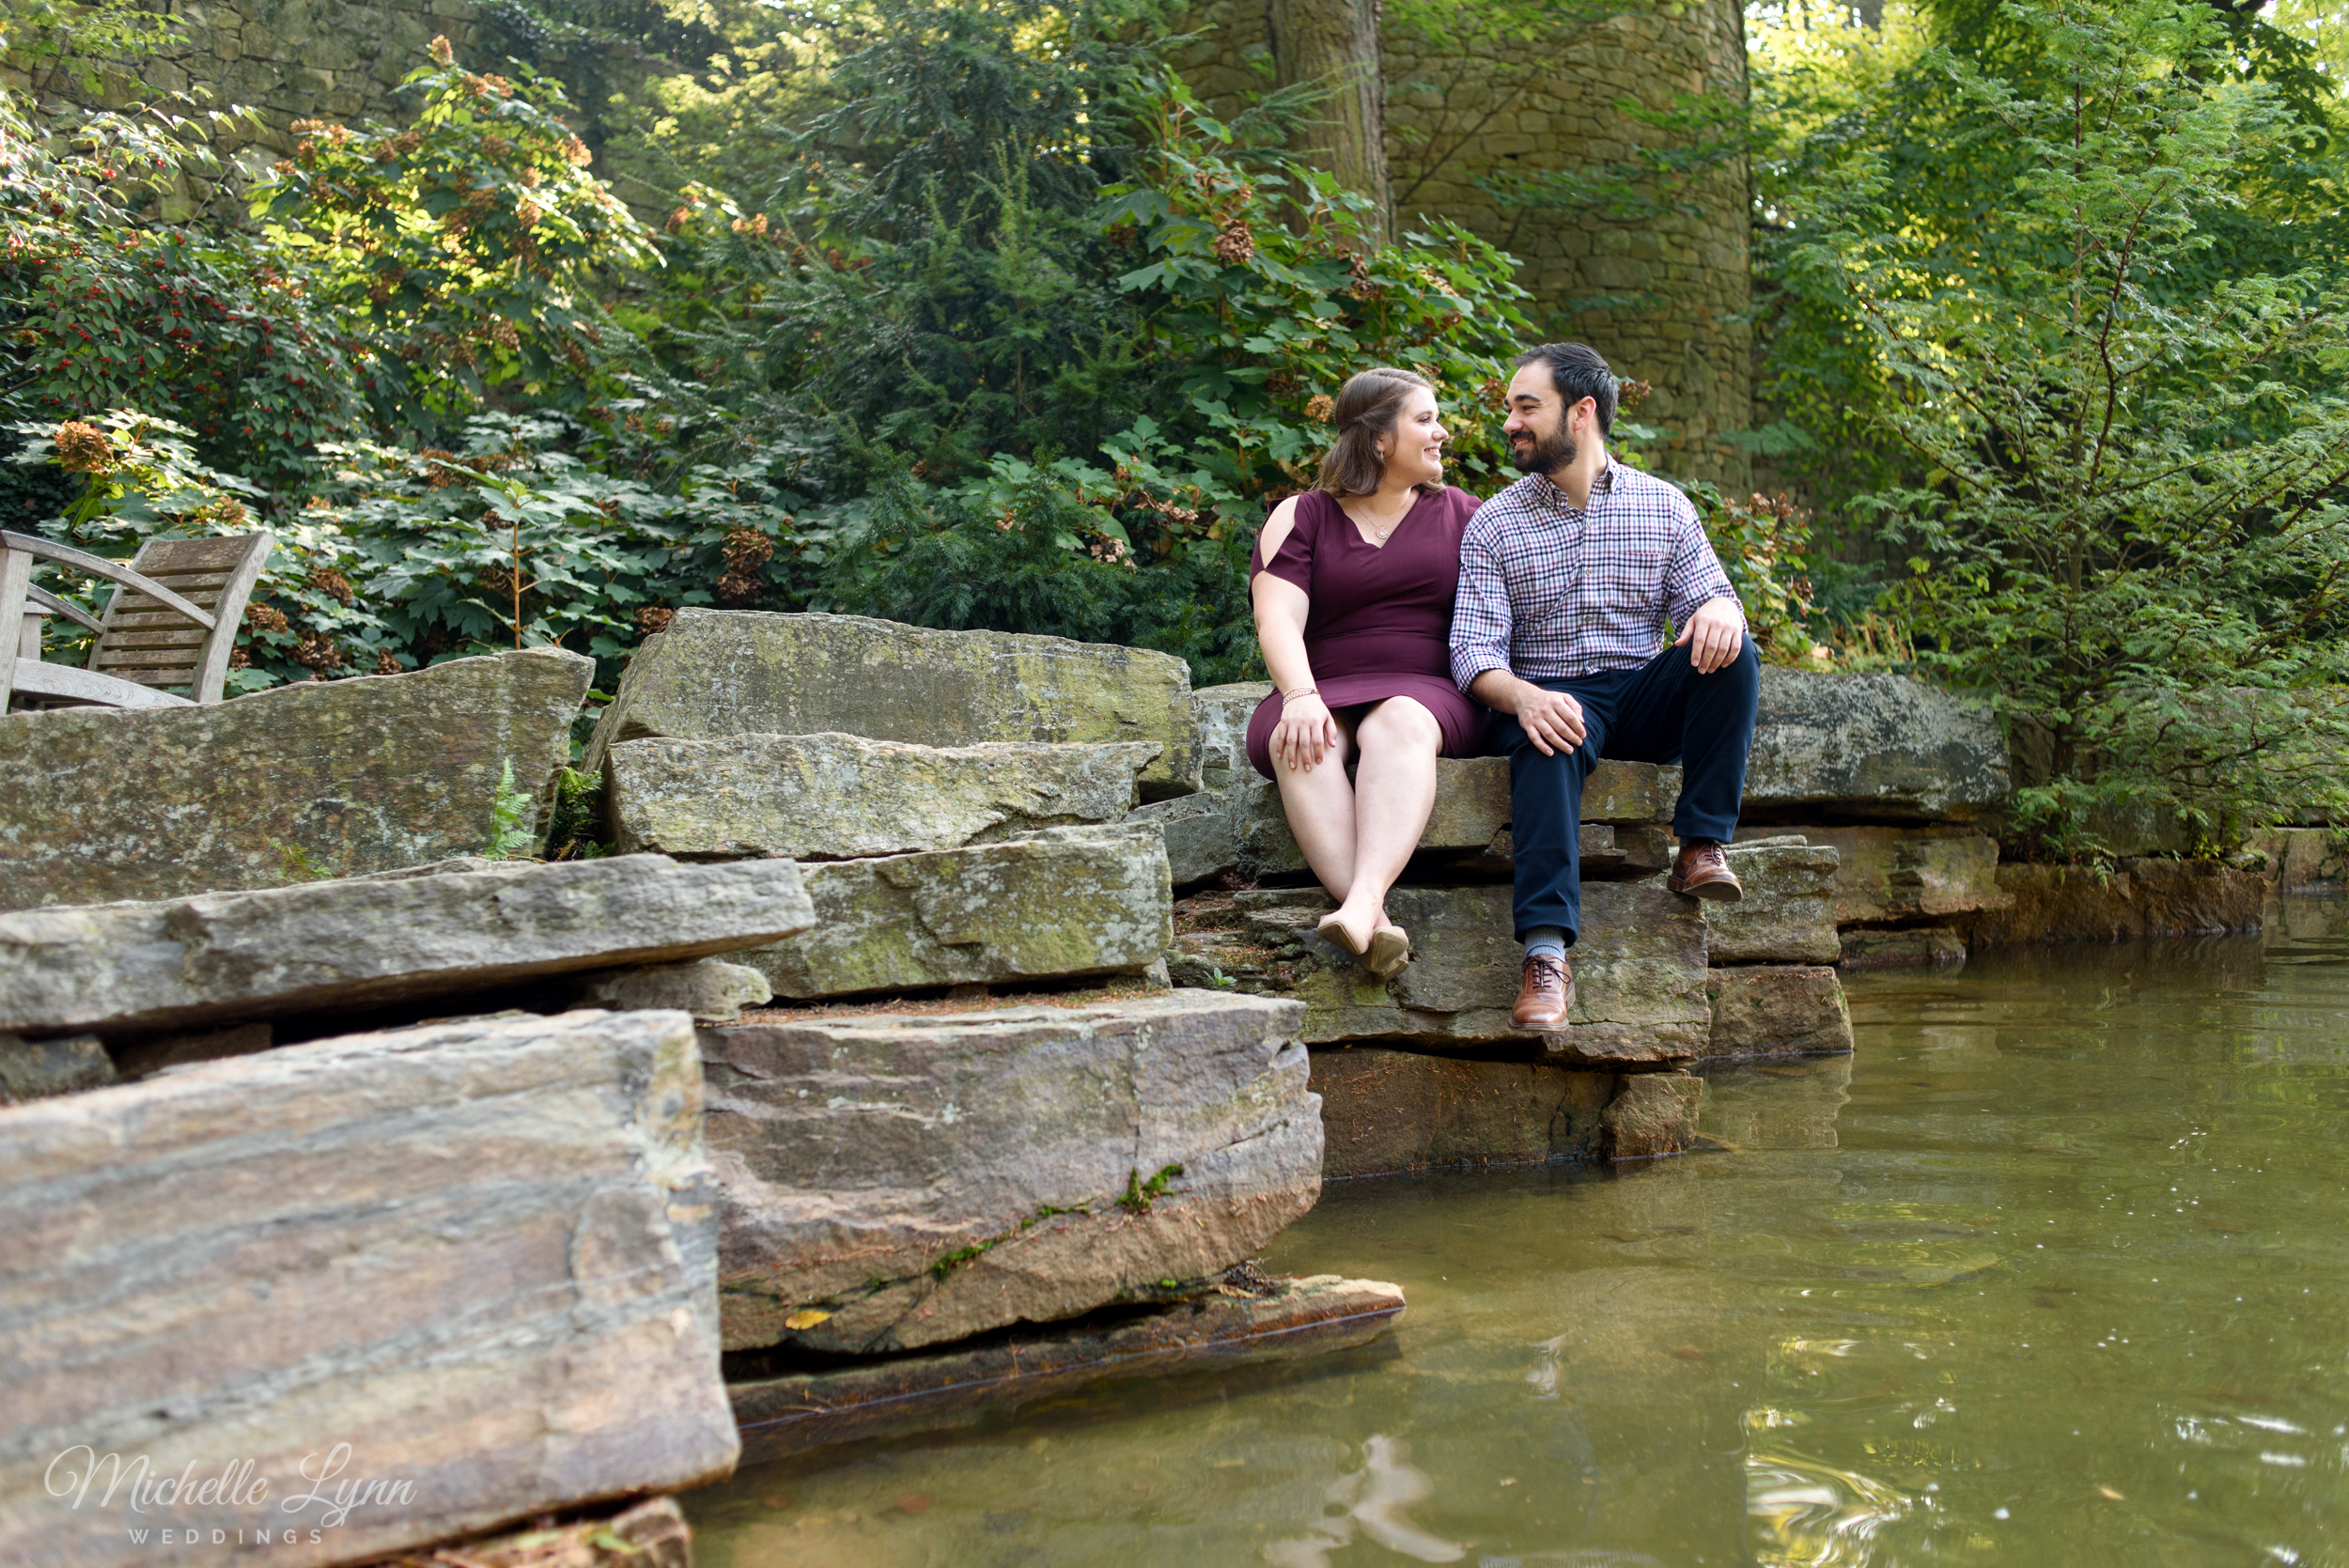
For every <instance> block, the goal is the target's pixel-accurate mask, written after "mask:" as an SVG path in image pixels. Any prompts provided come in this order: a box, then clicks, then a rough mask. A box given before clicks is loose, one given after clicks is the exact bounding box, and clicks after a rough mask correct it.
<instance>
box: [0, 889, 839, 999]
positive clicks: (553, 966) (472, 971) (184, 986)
mask: <svg viewBox="0 0 2349 1568" xmlns="http://www.w3.org/2000/svg"><path fill="white" fill-rule="evenodd" d="M814 919H815V914H814V910H813V908H812V906H811V905H810V904H809V902H808V897H807V893H806V891H805V890H804V889H803V888H802V887H801V883H800V871H799V867H798V866H796V865H794V864H793V863H792V862H789V861H740V862H733V863H730V864H722V865H680V864H678V863H677V862H675V861H672V860H670V859H668V858H667V857H666V856H662V855H627V856H619V857H615V858H613V859H609V860H598V861H566V862H557V863H555V864H552V865H539V864H536V863H533V862H514V863H501V862H487V863H483V864H481V865H480V866H479V868H478V869H473V870H461V871H453V872H447V873H443V874H440V875H434V876H420V877H410V876H392V877H353V878H348V879H345V880H341V881H334V882H307V883H303V884H301V885H298V886H295V887H289V888H267V889H263V890H260V891H258V892H254V893H204V894H200V895H198V896H196V897H194V898H179V899H172V900H169V901H167V902H163V903H154V904H105V905H97V906H93V907H90V908H61V909H24V910H19V911H17V912H15V913H13V914H0V1030H6V1031H13V1032H20V1033H27V1034H41V1033H61V1032H66V1031H69V1030H76V1029H90V1030H95V1031H97V1032H99V1033H101V1034H104V1035H106V1036H107V1037H108V1038H110V1039H111V1038H115V1037H117V1036H131V1035H137V1034H153V1033H162V1032H179V1031H186V1030H191V1029H200V1028H207V1027H211V1026H214V1025H218V1024H221V1023H226V1022H231V1021H233V1022H240V1023H241V1022H245V1021H248V1020H251V1019H256V1018H269V1017H288V1016H291V1015H295V1014H301V1013H312V1012H319V1011H321V1010H325V1009H329V1008H333V1009H337V1010H344V1009H355V1008H362V1007H376V1006H382V1005H385V1004H387V1003H393V1002H403V1001H414V1000H417V999H420V998H426V997H435V996H454V995H459V994H463V993H465V992H470V991H475V990H480V989H483V988H485V987H489V986H502V985H505V984H507V983H510V982H514V981H519V980H524V979H530V978H534V977H537V976H542V975H554V974H564V973H568V972H572V971H575V970H590V969H602V968H608V967H612V966H616V965H629V964H644V963H653V962H661V961H673V960H677V959H685V958H697V957H702V956H705V955H710V954H716V953H724V952H729V951H731V950H733V949H736V948H739V947H741V946H744V945H745V944H747V943H749V942H753V941H762V940H771V939H775V938H777V937H779V936H783V935H786V934H789V933H793V932H799V931H804V930H806V929H807V927H808V926H809V924H812V923H813V921H814Z"/></svg>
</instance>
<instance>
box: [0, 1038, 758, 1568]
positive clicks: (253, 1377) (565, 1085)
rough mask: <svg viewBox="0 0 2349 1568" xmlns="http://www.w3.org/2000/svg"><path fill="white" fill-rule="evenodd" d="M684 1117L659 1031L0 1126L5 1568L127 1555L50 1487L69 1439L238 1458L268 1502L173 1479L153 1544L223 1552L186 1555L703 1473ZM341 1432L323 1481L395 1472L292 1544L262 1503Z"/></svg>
mask: <svg viewBox="0 0 2349 1568" xmlns="http://www.w3.org/2000/svg"><path fill="white" fill-rule="evenodd" d="M701 1125H702V1123H701V1070H700V1061H699V1058H698V1056H697V1055H696V1053H695V1051H694V1048H693V1034H692V1025H691V1023H690V1022H689V1020H688V1019H687V1018H686V1017H685V1016H684V1015H683V1014H681V1013H630V1014H621V1015H614V1014H607V1013H574V1014H569V1015H566V1016H563V1017H553V1018H519V1019H506V1020H492V1021H484V1022H477V1023H465V1024H447V1025H440V1026H436V1027H432V1028H424V1029H412V1030H403V1031H399V1032H391V1033H384V1034H372V1035H355V1036H349V1037H345V1038H341V1039H334V1040H320V1041H315V1042H312V1043H310V1044H308V1045H301V1046H292V1047H288V1048H284V1049H280V1050H274V1051H270V1052H267V1053H265V1054H262V1055H258V1056H246V1057H240V1058H237V1059H235V1060H233V1061H226V1062H210V1063H201V1064H198V1065H194V1066H190V1067H186V1068H182V1069H180V1070H179V1071H176V1072H173V1073H170V1074H167V1075H165V1076H163V1077H160V1078H156V1079H150V1080H148V1081H147V1082H144V1083H136V1084H128V1085H124V1086H121V1087H117V1088H113V1089H101V1090H96V1091H93V1092H91V1093H88V1094H76V1095H72V1096H70V1097H68V1098H64V1099H56V1100H45V1101H42V1102H39V1103H38V1104H34V1105H25V1106H18V1107H15V1108H12V1109H10V1110H8V1111H6V1112H5V1113H0V1229H4V1230H5V1232H6V1234H8V1236H9V1237H10V1238H11V1243H12V1244H11V1245H10V1246H9V1247H8V1249H6V1250H5V1251H0V1333H5V1337H6V1340H7V1343H8V1355H7V1356H6V1357H0V1407H5V1408H6V1409H7V1410H8V1421H7V1422H6V1423H5V1429H0V1538H5V1539H6V1540H7V1542H8V1557H9V1558H10V1559H11V1560H15V1561H23V1562H58V1563H83V1562H120V1561H125V1560H130V1559H128V1558H126V1557H125V1555H124V1554H125V1550H126V1548H125V1543H124V1538H123V1518H124V1514H123V1513H122V1511H121V1509H120V1508H119V1506H117V1507H113V1508H100V1507H94V1506H93V1507H88V1508H80V1509H77V1508H73V1507H70V1506H68V1505H67V1504H66V1503H65V1502H63V1501H61V1500H59V1498H58V1496H57V1494H56V1492H55V1491H54V1481H55V1476H56V1472H55V1471H54V1468H53V1467H54V1465H55V1463H56V1460H57V1456H58V1455H59V1454H60V1453H63V1452H72V1451H75V1450H76V1449H77V1446H78V1445H87V1448H86V1449H82V1450H80V1451H79V1452H90V1453H93V1455H104V1454H107V1453H109V1452H119V1453H121V1454H122V1455H123V1456H124V1457H125V1459H126V1461H128V1460H130V1459H132V1458H133V1457H134V1456H144V1457H145V1458H146V1459H147V1460H148V1463H149V1464H150V1466H151V1469H152V1473H153V1474H155V1475H159V1476H163V1475H179V1474H180V1473H182V1472H183V1471H191V1472H193V1473H194V1475H195V1476H196V1477H198V1478H200V1479H203V1480H207V1481H210V1480H213V1479H216V1478H218V1477H220V1476H221V1475H223V1474H224V1473H235V1472H234V1471H233V1469H232V1467H235V1466H237V1465H239V1464H240V1463H247V1464H249V1465H250V1466H251V1469H250V1471H249V1472H248V1473H249V1475H250V1476H252V1477H254V1478H257V1479H260V1480H262V1481H265V1482H267V1483H270V1490H269V1492H268V1494H267V1496H266V1498H265V1499H262V1500H256V1501H250V1502H248V1501H241V1500H234V1499H233V1498H232V1499H224V1498H221V1497H219V1496H218V1495H216V1493H215V1492H214V1491H213V1490H211V1489H206V1490H198V1489H197V1488H195V1487H194V1486H190V1487H188V1488H185V1489H183V1490H182V1492H181V1494H180V1496H179V1500H178V1501H177V1502H176V1503H175V1504H173V1505H172V1507H171V1508H170V1510H169V1514H168V1516H169V1517H170V1519H171V1522H172V1525H173V1528H174V1529H175V1531H177V1530H179V1529H194V1530H196V1531H198V1532H200V1538H202V1539H206V1540H210V1532H211V1531H213V1530H216V1529H217V1530H221V1531H224V1532H225V1537H224V1538H225V1539H226V1541H229V1542H238V1541H243V1542H245V1543H246V1545H244V1546H243V1547H241V1548H239V1549H237V1550H236V1551H224V1549H223V1548H222V1547H220V1546H218V1545H211V1546H208V1547H199V1546H197V1545H196V1544H195V1540H194V1539H191V1541H190V1542H189V1548H188V1553H187V1556H188V1557H189V1558H190V1559H191V1560H225V1558H226V1556H230V1555H238V1552H239V1551H241V1552H242V1553H253V1552H261V1553H264V1554H265V1555H266V1556H267V1558H268V1560H270V1561H272V1562H278V1563H290V1564H298V1565H301V1568H315V1565H320V1564H326V1563H336V1562H350V1561H354V1560H366V1558H368V1557H370V1556H375V1555H381V1554H387V1553H391V1552H396V1551H401V1550H406V1549H412V1548H421V1547H425V1546H428V1545H431V1544H432V1543H435V1542H439V1541H443V1540H446V1539H448V1538H450V1537H452V1536H456V1535H460V1534H465V1533H468V1532H472V1531H476V1530H481V1529H491V1528H494V1527H496V1526H499V1525H502V1524H506V1523H507V1522H509V1521H514V1520H520V1519H524V1518H528V1517H531V1516H533V1515H536V1514H541V1513H546V1512H552V1511H555V1510H559V1509H563V1508H567V1507H569V1506H572V1505H576V1504H580V1503H583V1502H589V1501H593V1500H595V1499H599V1498H611V1497H618V1496H625V1495H629V1494H637V1493H642V1492H645V1491H647V1490H678V1489H682V1488H685V1487H688V1486H692V1485H695V1484H698V1483H704V1482H708V1481H713V1480H716V1479H718V1478H720V1477H722V1476H723V1475H725V1474H726V1473H727V1472H729V1471H730V1470H731V1469H732V1468H733V1467H734V1462H735V1456H736V1453H737V1452H738V1448H739V1445H738V1442H737V1438H736V1435H735V1428H734V1421H733V1417H732V1414H731V1413H730V1411H729V1409H728V1407H727V1404H726V1398H725V1389H724V1384H723V1381H722V1379H721V1377H720V1374H719V1360H718V1337H717V1323H716V1316H717V1313H716V1300H717V1279H716V1267H715V1253H716V1243H717V1206H716V1191H715V1188H714V1184H713V1181H712V1177H711V1173H710V1170H709V1167H708V1163H707V1162H706V1161H705V1160H704V1158H703V1155H702V1146H701ZM337 1442H347V1443H350V1444H351V1445H353V1447H354V1450H355V1452H354V1453H353V1454H352V1455H350V1456H349V1457H348V1460H347V1465H348V1467H347V1468H345V1469H344V1471H343V1478H344V1479H345V1480H354V1479H356V1478H359V1477H361V1476H365V1477H367V1478H376V1479H381V1480H383V1481H386V1482H399V1483H405V1484H404V1485H403V1486H402V1487H401V1489H400V1490H399V1491H397V1493H395V1494H393V1495H391V1496H388V1497H386V1496H381V1495H378V1496H376V1497H373V1498H369V1499H368V1501H367V1504H366V1506H364V1507H354V1508H352V1509H351V1510H350V1513H349V1514H348V1515H347V1517H345V1518H344V1519H343V1520H342V1521H341V1523H340V1524H339V1526H338V1527H337V1528H328V1529H320V1530H319V1534H318V1535H317V1536H316V1537H314V1536H313V1535H312V1533H311V1530H312V1529H313V1528H315V1527H319V1526H320V1525H321V1519H320V1517H319V1513H320V1509H319V1508H318V1507H314V1508H311V1509H309V1510H308V1511H306V1512H304V1511H302V1510H299V1509H297V1510H293V1511H288V1510H287V1509H286V1508H285V1506H284V1505H285V1504H286V1503H287V1502H288V1501H289V1500H290V1499H291V1498H293V1497H294V1496H295V1494H296V1493H297V1492H298V1491H300V1490H302V1489H303V1470H302V1468H301V1467H302V1466H303V1464H304V1463H305V1462H306V1463H308V1465H309V1466H310V1467H311V1472H312V1473H313V1474H315V1473H316V1471H317V1469H318V1468H319V1465H320V1463H321V1460H322V1458H323V1456H324V1455H325V1454H326V1453H327V1452H328V1450H330V1449H331V1448H333V1446H334V1444H335V1443H337ZM95 1462H96V1460H95V1458H93V1463H95ZM127 1473H128V1472H126V1474H127ZM103 1484H104V1483H103V1481H102V1479H101V1482H100V1488H101V1489H102V1486H103ZM92 1500H93V1502H94V1501H95V1500H96V1494H95V1491H94V1492H93V1494H92ZM322 1506H323V1505H322V1504H321V1505H320V1507H322ZM295 1526H299V1527H301V1528H299V1529H294V1528H290V1527H295ZM256 1529H269V1530H272V1531H273V1532H274V1531H283V1532H284V1534H283V1539H282V1541H279V1542H277V1543H274V1544H272V1545H268V1546H266V1547H262V1546H258V1545H255V1544H254V1536H253V1532H254V1531H255V1530H256ZM240 1532H242V1533H240ZM208 1554H209V1555H208Z"/></svg>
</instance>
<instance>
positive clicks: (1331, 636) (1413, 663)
mask: <svg viewBox="0 0 2349 1568" xmlns="http://www.w3.org/2000/svg"><path fill="white" fill-rule="evenodd" d="M1477 505H1478V502H1477V499H1476V497H1474V496H1472V495H1470V494H1469V493H1468V491H1466V490H1464V489H1456V488H1454V487H1451V486H1447V487H1445V488H1444V489H1439V490H1432V491H1423V492H1421V495H1420V498H1419V500H1418V501H1416V502H1414V503H1413V504H1412V505H1411V509H1410V510H1409V511H1408V512H1407V513H1405V514H1404V517H1403V520H1402V521H1401V522H1400V523H1398V524H1396V525H1395V530H1394V532H1393V533H1392V534H1390V535H1388V536H1387V542H1386V544H1385V545H1384V546H1379V545H1374V544H1372V543H1371V542H1370V541H1369V540H1368V539H1365V538H1363V537H1362V533H1361V529H1359V528H1357V527H1356V526H1355V525H1354V520H1353V519H1351V518H1349V517H1347V516H1346V511H1345V509H1344V508H1343V507H1341V506H1340V505H1338V504H1337V500H1336V498H1335V497H1333V496H1331V495H1330V492H1329V491H1327V490H1308V491H1306V492H1305V494H1304V495H1303V496H1301V497H1299V500H1298V503H1297V522H1296V524H1295V526H1293V527H1292V528H1290V530H1289V536H1288V537H1287V538H1285V539H1283V540H1282V541H1281V548H1280V550H1279V551H1276V552H1275V553H1274V554H1273V557H1272V559H1271V561H1270V562H1269V563H1268V562H1267V561H1266V560H1265V559H1264V546H1263V544H1262V543H1261V542H1259V543H1258V545H1257V547H1256V551H1255V553H1254V555H1253V557H1252V559H1251V561H1250V563H1249V579H1250V581H1251V582H1253V581H1254V579H1255V574H1256V573H1257V572H1260V571H1268V572H1270V573H1271V574H1272V575H1273V576H1275V577H1277V578H1279V579H1280V580H1281V581H1282V582H1292V583H1295V584H1296V585H1297V586H1298V587H1299V588H1302V589H1303V590H1304V591H1305V594H1306V597H1307V598H1310V599H1311V600H1312V601H1313V607H1312V609H1311V610H1310V611H1308V612H1307V613H1306V616H1305V657H1306V658H1307V659H1308V660H1311V661H1312V664H1313V671H1314V685H1315V686H1316V687H1318V688H1319V689H1320V691H1321V700H1322V703H1323V705H1324V706H1327V707H1328V708H1329V709H1330V712H1332V713H1340V712H1343V711H1345V710H1346V709H1347V708H1359V707H1362V706H1367V705H1368V704H1371V703H1376V702H1381V701H1384V700H1385V699H1386V698H1389V697H1409V698H1411V699H1412V700H1413V701H1415V702H1417V703H1418V704H1419V705H1420V706H1422V707H1424V708H1425V709H1427V711H1428V712H1430V713H1432V714H1434V715H1435V716H1436V722H1437V724H1438V725H1439V727H1440V728H1441V729H1442V731H1443V750H1442V754H1443V755H1445V756H1448V757H1468V756H1475V755H1478V754H1479V753H1481V752H1482V751H1483V749H1484V744H1485V722H1486V719H1487V718H1488V717H1490V715H1489V713H1488V711H1487V709H1486V707H1485V705H1484V704H1482V703H1479V702H1477V701H1475V700H1474V699H1473V698H1470V697H1467V696H1463V695H1462V694H1461V692H1460V689H1459V688H1458V687H1456V686H1455V685H1454V684H1452V598H1453V595H1454V594H1455V591H1456V590H1457V589H1458V587H1459V583H1460V532H1461V530H1462V529H1463V528H1465V527H1466V526H1467V525H1468V520H1469V518H1470V516H1471V515H1473V514H1474V512H1475V511H1476V508H1477ZM1280 722H1281V693H1280V692H1278V691H1275V692H1273V693H1272V695H1270V696H1269V697H1267V698H1266V699H1265V700H1264V701H1263V702H1262V703H1260V704H1259V705H1257V707H1256V711H1255V712H1254V714H1252V716H1251V717H1250V718H1249V721H1248V760H1249V761H1250V762H1252V763H1253V764H1255V767H1256V771H1257V772H1259V773H1262V774H1263V775H1264V776H1265V777H1266V778H1268V779H1269V778H1271V777H1272V776H1273V772H1272V732H1273V730H1274V728H1275V727H1276V726H1278V725H1279V723H1280Z"/></svg>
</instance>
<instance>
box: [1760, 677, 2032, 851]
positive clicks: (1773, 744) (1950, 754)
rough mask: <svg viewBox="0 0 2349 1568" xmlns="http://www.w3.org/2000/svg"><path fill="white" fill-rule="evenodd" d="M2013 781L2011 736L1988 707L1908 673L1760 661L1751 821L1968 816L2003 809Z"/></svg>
mask: <svg viewBox="0 0 2349 1568" xmlns="http://www.w3.org/2000/svg"><path fill="white" fill-rule="evenodd" d="M2008 787H2009V784H2008V777H2007V748H2006V739H2005V737H2004V736H2003V735H2002V734H2001V732H2000V731H1999V722H1998V719H1997V716H1996V715H1994V714H1993V713H1992V712H1991V710H1990V706H1989V705H1988V704H1986V703H1980V702H1971V701H1968V700H1965V699H1962V698H1959V697H1955V696H1952V695H1951V694H1950V693H1949V692H1947V691H1942V690H1940V689H1939V688H1938V687H1934V686H1928V685H1926V684H1925V683H1924V682H1923V681H1921V680H1914V679H1911V678H1910V677H1908V676H1906V675H1828V674H1822V673H1819V672H1815V671H1809V670H1787V669H1781V668H1778V667H1776V666H1768V665H1766V666H1765V667H1764V668H1763V671H1762V706H1761V711H1760V714H1759V716H1758V717H1757V719H1756V721H1755V724H1754V732H1753V753H1752V755H1751V757H1750V760H1749V761H1748V763H1747V765H1746V794H1745V816H1746V820H1748V821H1749V822H1795V821H1802V820H1805V819H1807V818H1808V819H1815V818H1817V817H1819V816H1822V815H1825V816H1829V817H1840V818H1843V819H1845V820H1849V819H1852V818H1859V819H1862V820H1873V821H1879V822H1937V821H1953V822H1972V821H1977V820H1980V819H1981V818H1983V817H1984V816H1987V815H1991V814H1993V813H1995V812H1997V811H1998V810H1999V808H2000V807H2001V806H2003V805H2004V804H2005V803H2006V798H2007V792H2008Z"/></svg>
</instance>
